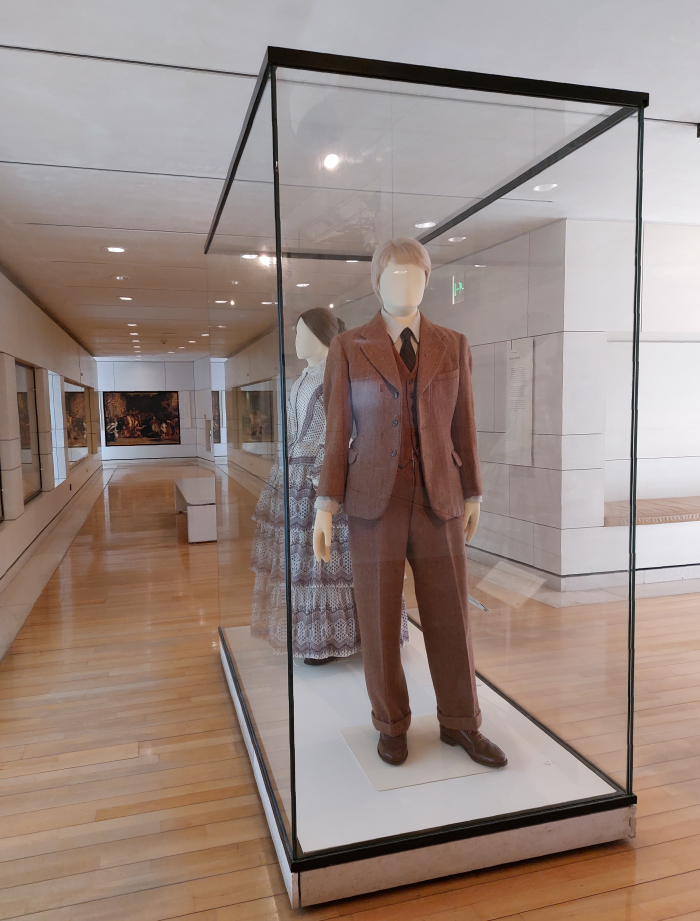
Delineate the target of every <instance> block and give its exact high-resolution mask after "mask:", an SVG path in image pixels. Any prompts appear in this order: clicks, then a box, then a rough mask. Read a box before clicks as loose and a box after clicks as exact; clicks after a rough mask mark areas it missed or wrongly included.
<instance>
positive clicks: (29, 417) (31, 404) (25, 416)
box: [15, 363, 41, 502]
mask: <svg viewBox="0 0 700 921" xmlns="http://www.w3.org/2000/svg"><path fill="white" fill-rule="evenodd" d="M15 375H16V379H17V414H18V416H19V442H20V456H21V463H22V486H23V493H24V501H25V502H28V501H29V500H30V499H32V498H33V497H34V496H35V495H36V494H37V493H38V492H40V491H41V461H40V458H39V426H38V421H37V414H36V386H35V381H34V369H33V368H28V367H27V366H26V365H20V364H19V363H15Z"/></svg>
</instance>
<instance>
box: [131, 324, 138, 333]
mask: <svg viewBox="0 0 700 921" xmlns="http://www.w3.org/2000/svg"><path fill="white" fill-rule="evenodd" d="M134 326H136V324H135V323H134ZM129 335H130V336H138V333H129Z"/></svg>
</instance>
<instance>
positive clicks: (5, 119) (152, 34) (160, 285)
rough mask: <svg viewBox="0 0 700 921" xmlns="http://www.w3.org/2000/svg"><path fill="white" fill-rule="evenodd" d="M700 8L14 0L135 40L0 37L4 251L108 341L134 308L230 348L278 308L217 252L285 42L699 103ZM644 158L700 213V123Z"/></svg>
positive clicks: (88, 336)
mask: <svg viewBox="0 0 700 921" xmlns="http://www.w3.org/2000/svg"><path fill="white" fill-rule="evenodd" d="M699 25H700V5H698V4H697V2H696V0H692V2H690V0H664V2H663V3H661V2H658V0H636V2H633V0H615V2H612V0H588V2H586V3H585V4H583V3H581V4H574V3H573V2H562V0H528V2H527V3H523V2H522V0H490V2H489V3H483V2H481V0H478V2H477V0H432V2H431V3H430V4H429V5H427V4H425V3H424V2H423V0H421V2H418V0H381V2H380V3H377V2H376V0H372V2H369V0H256V2H255V3H253V2H251V0H119V2H118V3H115V2H113V0H62V2H61V3H56V2H55V0H0V44H3V45H18V46H23V47H26V48H33V49H43V50H52V51H62V52H69V53H72V54H76V55H92V56H103V57H110V58H118V59H122V60H120V61H102V60H89V59H85V58H82V57H64V56H57V55H49V54H42V53H32V52H29V51H19V50H10V49H0V87H2V91H1V92H0V125H1V126H2V130H1V131H0V161H3V162H0V264H2V265H3V266H4V267H5V270H6V271H7V273H8V274H9V275H10V277H12V278H13V279H14V280H16V281H18V282H19V283H20V284H22V285H23V286H24V288H25V289H26V290H27V291H28V292H29V293H30V294H31V295H32V296H33V297H34V298H35V299H36V300H37V302H38V303H40V304H41V305H42V306H43V307H44V308H45V309H46V310H48V311H49V312H50V313H51V314H52V315H53V316H55V317H56V318H57V319H58V320H59V321H60V322H61V323H62V324H63V325H64V326H66V328H68V329H69V330H70V331H71V332H72V333H73V334H74V335H76V337H78V338H79V339H80V340H81V341H83V342H84V343H85V345H86V346H87V348H88V349H89V350H90V351H91V352H92V353H93V354H95V355H98V356H123V355H129V354H131V353H132V351H133V347H132V344H131V343H130V341H129V339H130V337H129V335H128V333H129V332H130V331H133V328H131V329H129V328H128V327H127V326H126V324H127V323H129V322H136V323H138V326H137V327H136V328H137V329H138V332H139V337H138V338H139V340H140V344H141V346H142V353H143V355H144V356H146V357H156V356H164V355H168V353H169V352H171V351H172V352H174V353H175V356H174V357H178V358H179V357H185V356H186V357H187V358H189V359H191V358H193V357H201V356H202V355H204V354H207V352H208V345H207V344H208V343H210V344H211V353H212V354H213V355H216V356H223V355H228V354H230V353H231V351H233V350H234V349H235V348H236V347H238V346H239V345H240V344H241V343H242V342H244V341H246V340H247V339H250V338H252V337H254V336H255V335H257V334H259V333H260V332H262V331H263V330H264V329H266V328H268V327H269V325H270V323H271V322H272V314H271V312H270V310H269V308H267V307H263V306H262V304H261V303H260V302H261V301H262V300H267V299H268V297H271V295H270V294H269V280H268V278H267V276H265V275H264V273H263V274H261V273H252V274H250V273H248V274H247V275H246V273H245V272H243V269H244V268H245V267H244V266H240V270H241V271H240V272H238V268H236V267H234V266H232V265H231V264H229V263H222V262H221V261H219V262H217V261H216V259H217V258H218V257H215V258H213V259H212V258H210V259H208V260H207V259H205V257H204V255H203V246H204V239H205V235H206V232H207V230H208V228H209V225H210V222H211V218H212V215H213V213H214V209H215V206H216V202H217V200H218V197H219V193H220V191H221V187H222V184H223V177H224V176H225V173H226V169H227V167H228V163H229V160H230V157H231V154H232V151H233V148H234V145H235V142H236V138H237V136H238V132H239V129H240V126H241V123H242V119H243V116H244V113H245V110H246V107H247V104H248V100H249V97H250V93H251V90H252V86H253V80H252V75H253V74H255V73H256V72H257V70H258V68H259V66H260V62H261V60H262V57H263V54H264V51H265V48H266V46H267V45H275V44H277V45H285V46H289V47H296V48H304V49H308V50H317V51H328V52H335V53H342V54H352V55H358V56H364V57H377V58H384V59H389V60H397V61H408V62H411V63H417V64H432V65H438V66H443V67H445V66H451V67H455V68H458V69H463V70H476V71H485V72H491V73H503V74H513V75H516V76H524V77H536V78H542V79H551V80H558V81H565V82H574V83H587V84H594V85H599V86H612V87H617V88H622V89H631V90H642V91H647V92H649V93H650V95H651V106H650V109H649V110H648V115H649V116H651V117H653V118H661V119H676V120H678V119H680V120H686V121H690V122H696V121H700V98H699V97H698V92H697V89H698V86H699V85H700V54H699V53H698V52H699V51H700V40H699V39H698V38H697V36H698V34H700V30H699V29H698V26H699ZM126 60H129V61H134V62H139V61H140V62H147V63H153V64H161V65H172V66H170V67H163V66H146V65H145V64H139V63H126ZM183 68H184V69H183ZM186 68H204V69H208V70H223V71H229V72H232V73H229V74H219V73H202V72H198V71H197V70H193V69H186ZM246 75H248V76H246ZM601 150H602V148H601ZM645 173H646V187H645V192H646V199H645V216H646V218H647V219H648V220H653V221H673V222H679V223H700V179H699V178H698V177H700V140H698V139H697V138H696V132H695V128H694V127H692V126H684V125H666V124H661V123H659V122H651V123H650V124H649V125H648V130H647V148H646V165H645ZM108 244H113V245H119V246H123V247H125V249H126V252H125V253H123V254H108V253H107V252H106V251H105V250H104V249H103V248H102V247H104V246H106V245H108ZM358 268H360V267H358V266H348V267H347V268H346V267H345V265H344V264H342V266H337V267H336V270H335V271H334V273H333V274H332V275H330V276H329V275H326V276H324V283H323V288H322V290H319V291H318V299H317V300H318V303H325V302H326V301H327V300H328V299H329V298H330V297H333V290H338V291H339V292H340V291H343V292H345V293H350V292H351V291H352V290H354V289H353V284H354V282H355V280H354V279H352V278H348V277H347V276H346V274H345V273H348V272H354V271H356V270H357V269H358ZM305 270H306V272H307V274H308V272H311V271H312V268H311V266H307V267H305ZM236 272H238V274H239V278H238V281H239V285H238V286H237V287H236V288H235V291H236V294H235V298H234V297H233V296H232V291H234V288H233V287H232V286H230V284H229V282H230V281H231V280H235V279H233V275H235V274H236ZM300 272H301V274H304V272H303V271H302V269H301V267H297V266H295V268H294V277H295V278H296V276H297V275H299V277H301V274H299V273H300ZM268 274H269V273H268ZM115 275H126V276H128V280H127V281H122V282H120V281H116V280H115V279H114V278H113V276H115ZM227 276H231V278H229V277H227ZM334 286H335V287H334ZM303 294H304V292H298V293H295V297H296V298H297V299H298V304H299V305H300V306H299V309H303V307H304V306H316V305H317V300H306V301H305V300H304V299H303ZM308 295H309V297H310V296H311V291H309V292H308ZM120 296H122V297H131V298H132V300H131V301H121V300H119V297H120ZM222 299H225V300H227V301H230V299H235V305H234V307H231V306H230V303H227V304H226V305H216V304H215V301H217V300H222ZM214 311H216V312H214ZM220 326H223V327H225V329H219V327H220ZM205 333H210V336H209V337H208V338H207V337H206V336H203V334H205ZM0 340H1V331H0ZM163 340H164V341H165V344H163ZM189 340H195V343H194V344H191V343H190V341H189ZM0 344H1V343H0ZM181 345H184V346H185V348H184V349H180V348H179V346H181ZM170 357H173V356H170Z"/></svg>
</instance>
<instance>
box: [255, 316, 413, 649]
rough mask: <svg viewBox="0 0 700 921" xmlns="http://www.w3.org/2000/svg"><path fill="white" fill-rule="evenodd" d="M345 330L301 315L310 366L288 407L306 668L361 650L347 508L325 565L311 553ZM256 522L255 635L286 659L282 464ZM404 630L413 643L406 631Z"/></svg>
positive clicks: (298, 613) (297, 611)
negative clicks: (329, 383)
mask: <svg viewBox="0 0 700 921" xmlns="http://www.w3.org/2000/svg"><path fill="white" fill-rule="evenodd" d="M344 329H345V324H344V323H343V321H342V320H341V319H340V318H339V317H337V316H335V315H334V314H333V313H331V311H330V310H328V309H326V308H324V307H317V308H313V309H312V310H307V311H306V312H305V313H303V314H302V315H301V317H300V318H299V320H298V321H297V327H296V352H297V357H298V358H300V359H302V360H305V361H306V363H307V367H306V368H305V369H304V371H303V373H302V375H301V377H300V378H299V379H298V380H297V381H295V383H294V384H293V386H292V389H291V391H290V394H289V401H288V408H287V419H288V426H287V428H288V458H287V460H288V469H289V525H290V553H291V565H292V572H291V586H292V589H291V594H292V597H291V606H292V652H293V655H294V656H296V657H300V658H303V659H304V662H305V663H306V664H307V665H323V664H324V663H326V662H330V661H332V660H333V659H335V658H343V657H346V656H351V655H353V653H356V652H359V650H360V634H359V629H358V626H357V613H356V610H355V597H354V592H353V582H352V566H351V563H350V545H349V543H348V520H347V516H346V515H345V513H344V512H343V511H342V510H339V511H338V513H337V514H335V515H332V516H330V518H331V521H330V524H329V531H328V538H329V539H328V547H327V554H326V559H325V561H323V562H321V561H317V560H315V559H314V553H313V515H314V501H315V499H316V489H317V487H318V478H319V476H320V473H321V465H322V463H323V455H324V447H325V434H326V419H325V415H324V411H323V376H324V372H325V365H326V355H327V354H328V347H329V345H330V343H331V340H332V339H333V337H334V336H336V335H337V334H338V333H340V332H342V331H343V330H344ZM253 518H254V520H255V521H256V522H257V527H256V531H255V538H254V540H253V552H252V562H251V568H252V569H253V570H254V572H255V574H256V578H255V590H254V594H253V605H252V620H251V632H252V634H253V636H258V637H262V638H264V639H266V640H267V641H268V643H269V644H270V646H271V647H272V649H273V651H274V652H276V653H279V654H280V655H283V654H286V652H287V610H286V592H285V578H284V568H285V566H284V563H285V552H284V489H283V477H282V468H281V465H280V462H278V463H276V464H275V466H274V467H273V469H272V472H271V473H270V477H269V479H268V482H267V483H266V485H265V487H264V489H263V491H262V493H261V495H260V499H259V500H258V504H257V506H256V509H255V514H254V515H253ZM404 629H405V631H406V637H407V628H406V625H404Z"/></svg>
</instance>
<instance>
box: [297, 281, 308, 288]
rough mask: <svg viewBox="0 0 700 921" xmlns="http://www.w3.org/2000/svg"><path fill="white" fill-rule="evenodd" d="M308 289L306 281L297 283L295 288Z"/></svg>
mask: <svg viewBox="0 0 700 921" xmlns="http://www.w3.org/2000/svg"><path fill="white" fill-rule="evenodd" d="M308 287H309V283H308V281H300V282H297V288H308Z"/></svg>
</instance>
